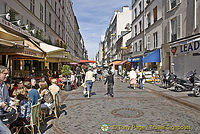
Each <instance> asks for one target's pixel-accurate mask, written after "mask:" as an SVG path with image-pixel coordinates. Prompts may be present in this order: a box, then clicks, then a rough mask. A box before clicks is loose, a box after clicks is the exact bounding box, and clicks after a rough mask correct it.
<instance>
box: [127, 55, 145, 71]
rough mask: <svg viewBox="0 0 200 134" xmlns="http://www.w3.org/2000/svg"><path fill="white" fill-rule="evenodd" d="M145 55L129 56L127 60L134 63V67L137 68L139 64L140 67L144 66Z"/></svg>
mask: <svg viewBox="0 0 200 134" xmlns="http://www.w3.org/2000/svg"><path fill="white" fill-rule="evenodd" d="M142 61H143V56H138V57H133V58H128V59H127V62H131V63H132V68H135V69H137V68H138V66H139V69H142V68H143V62H142Z"/></svg>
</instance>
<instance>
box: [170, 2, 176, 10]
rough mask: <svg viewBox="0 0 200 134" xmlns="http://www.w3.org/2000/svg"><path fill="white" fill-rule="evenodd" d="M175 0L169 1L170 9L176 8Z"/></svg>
mask: <svg viewBox="0 0 200 134" xmlns="http://www.w3.org/2000/svg"><path fill="white" fill-rule="evenodd" d="M176 4H177V3H176V0H171V9H172V8H174V7H175V6H176Z"/></svg>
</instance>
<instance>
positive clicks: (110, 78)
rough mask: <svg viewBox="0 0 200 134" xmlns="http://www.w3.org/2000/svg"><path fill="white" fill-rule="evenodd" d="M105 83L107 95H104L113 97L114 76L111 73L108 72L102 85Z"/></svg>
mask: <svg viewBox="0 0 200 134" xmlns="http://www.w3.org/2000/svg"><path fill="white" fill-rule="evenodd" d="M106 83H107V93H106V94H105V95H110V96H111V97H114V94H113V86H114V76H113V74H112V72H111V71H109V72H108V76H107V77H106V81H105V83H104V85H105V84H106Z"/></svg>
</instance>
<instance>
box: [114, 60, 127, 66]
mask: <svg viewBox="0 0 200 134" xmlns="http://www.w3.org/2000/svg"><path fill="white" fill-rule="evenodd" d="M126 62H127V60H124V61H122V62H120V63H118V64H116V65H123V64H124V63H126Z"/></svg>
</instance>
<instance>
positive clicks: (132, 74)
mask: <svg viewBox="0 0 200 134" xmlns="http://www.w3.org/2000/svg"><path fill="white" fill-rule="evenodd" d="M136 78H137V74H136V72H135V70H134V68H131V71H130V88H132V85H133V89H135V85H136Z"/></svg>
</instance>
